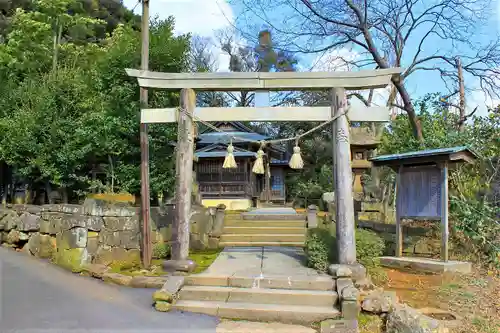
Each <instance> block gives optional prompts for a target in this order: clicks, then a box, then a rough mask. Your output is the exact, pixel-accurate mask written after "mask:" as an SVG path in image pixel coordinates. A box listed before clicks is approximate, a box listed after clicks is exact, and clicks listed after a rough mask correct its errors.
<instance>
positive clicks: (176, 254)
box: [127, 68, 401, 264]
mask: <svg viewBox="0 0 500 333" xmlns="http://www.w3.org/2000/svg"><path fill="white" fill-rule="evenodd" d="M400 72H401V69H399V68H391V69H379V70H364V71H358V72H273V73H271V72H251V73H244V72H231V73H160V72H153V71H147V70H136V69H128V70H127V74H128V75H129V76H131V77H135V78H137V80H138V83H139V86H140V87H141V89H147V88H155V89H170V90H181V103H180V104H181V105H180V107H179V108H164V109H148V108H144V109H142V110H141V123H142V124H149V123H172V122H177V123H178V139H177V161H176V163H177V164H176V165H177V170H176V201H175V203H176V218H175V221H174V228H173V229H174V230H173V234H174V235H176V239H174V240H173V246H172V260H174V261H179V262H181V261H185V260H186V259H187V257H188V254H189V223H190V222H189V220H190V216H191V189H192V182H193V159H194V148H195V124H196V122H201V123H203V124H204V125H207V126H213V125H212V124H213V123H214V122H231V121H251V122H264V121H265V122H277V121H287V122H290V121H312V122H321V124H320V125H319V126H317V127H315V128H314V129H313V130H316V129H318V128H320V127H323V126H327V125H329V126H331V128H332V136H333V138H334V161H333V174H334V188H333V190H334V192H335V193H336V195H335V203H336V219H335V220H336V222H337V228H336V230H337V246H338V255H339V262H340V263H342V264H353V263H355V262H356V245H355V237H354V232H355V222H354V205H353V195H352V186H353V181H352V168H351V157H350V155H351V153H350V142H349V121H353V122H388V121H389V109H388V108H387V107H367V106H359V107H350V106H349V105H348V103H347V98H346V93H345V91H346V90H362V89H375V88H384V87H386V86H387V85H388V84H390V83H391V80H392V79H393V78H394V77H396V76H398V75H399V74H400ZM298 90H330V92H331V106H326V107H324V106H317V107H315V106H287V107H269V106H255V107H196V92H195V91H258V92H269V91H298ZM348 119H349V120H348ZM216 131H217V130H216ZM311 132H312V131H308V132H306V133H303V134H301V135H298V136H296V137H293V138H285V139H276V140H274V139H272V140H271V139H264V140H252V139H248V140H247V142H253V143H255V144H258V145H259V149H258V151H257V152H256V156H255V160H254V161H253V165H252V172H253V173H255V174H263V175H264V177H266V181H265V182H267V185H266V186H267V188H270V176H271V175H270V172H269V167H268V163H267V160H266V158H265V155H266V153H265V151H266V146H268V145H269V144H271V143H273V142H284V141H292V142H293V141H294V142H295V148H294V154H293V156H292V159H291V160H290V166H291V167H292V168H297V169H300V168H301V162H302V161H301V158H300V139H301V138H302V137H303V136H305V135H307V134H309V133H311ZM227 137H228V138H229V143H230V144H229V146H228V148H227V156H226V160H225V161H224V164H226V162H227V163H228V165H227V167H229V168H232V167H234V155H236V153H237V152H236V151H235V150H234V147H233V143H234V142H236V140H237V139H235V138H232V137H231V135H227ZM231 140H232V141H231ZM231 156H232V158H229V157H231Z"/></svg>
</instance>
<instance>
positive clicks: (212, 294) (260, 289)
mask: <svg viewBox="0 0 500 333" xmlns="http://www.w3.org/2000/svg"><path fill="white" fill-rule="evenodd" d="M179 298H180V300H186V301H216V302H228V303H233V302H236V303H252V304H281V305H303V306H320V307H322V306H324V307H330V308H331V307H333V306H334V305H336V304H337V300H338V295H337V292H335V291H324V290H292V289H268V288H266V286H265V285H263V284H261V283H259V282H258V280H257V281H256V284H255V287H253V288H237V287H220V286H185V287H184V288H182V290H181V292H180V294H179Z"/></svg>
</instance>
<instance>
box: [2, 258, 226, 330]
mask: <svg viewBox="0 0 500 333" xmlns="http://www.w3.org/2000/svg"><path fill="white" fill-rule="evenodd" d="M0 277H1V289H0V295H1V308H0V315H1V317H0V332H1V333H4V332H23V333H24V332H26V333H28V332H30V333H31V332H33V333H35V332H51V333H52V332H70V331H74V332H77V331H78V332H82V333H83V332H96V333H97V332H106V333H111V332H121V333H123V332H141V333H146V332H158V333H159V332H172V333H174V332H175V333H182V332H186V333H188V332H189V333H191V332H192V333H195V332H196V333H197V332H200V333H205V332H206V333H209V332H210V333H212V332H213V333H215V332H216V326H217V324H218V321H217V319H215V318H213V317H209V316H205V315H200V314H192V313H180V312H172V313H161V312H156V311H155V310H154V309H152V307H151V304H152V298H151V295H152V291H151V289H149V290H148V289H132V288H126V287H119V286H114V285H108V284H104V283H103V282H101V281H99V280H96V279H92V278H86V277H83V276H78V275H75V274H71V273H69V272H67V271H65V270H62V269H60V268H59V267H57V266H54V265H53V264H50V263H48V262H44V261H40V260H38V259H36V258H34V257H29V256H27V255H26V254H23V253H16V252H14V251H12V250H9V249H5V248H0Z"/></svg>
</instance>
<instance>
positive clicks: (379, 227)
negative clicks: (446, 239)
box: [309, 208, 441, 257]
mask: <svg viewBox="0 0 500 333" xmlns="http://www.w3.org/2000/svg"><path fill="white" fill-rule="evenodd" d="M309 210H311V208H309ZM317 223H318V224H317V226H318V227H320V228H326V229H328V228H329V227H330V223H332V222H331V217H330V215H326V216H324V217H322V218H318V222H317ZM356 225H357V228H359V229H366V230H371V231H373V232H375V233H376V234H378V235H379V236H380V237H381V238H382V239H383V240H384V242H385V253H384V255H386V256H393V255H395V253H396V225H395V224H389V223H380V222H373V221H359V220H358V221H357V222H356ZM315 226H316V225H315V224H314V225H313V227H315ZM433 226H434V227H435V228H433ZM440 237H441V236H440V231H439V222H431V223H428V224H427V225H426V226H425V227H422V226H413V225H403V253H405V254H406V255H410V256H411V255H415V256H426V257H430V256H436V255H440V253H441V238H440Z"/></svg>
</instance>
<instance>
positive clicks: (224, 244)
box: [219, 242, 304, 247]
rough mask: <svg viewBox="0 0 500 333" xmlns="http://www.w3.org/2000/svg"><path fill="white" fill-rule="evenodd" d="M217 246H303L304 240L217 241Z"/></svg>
mask: <svg viewBox="0 0 500 333" xmlns="http://www.w3.org/2000/svg"><path fill="white" fill-rule="evenodd" d="M219 246H221V247H225V246H235V247H262V246H293V247H303V246H304V242H219Z"/></svg>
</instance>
